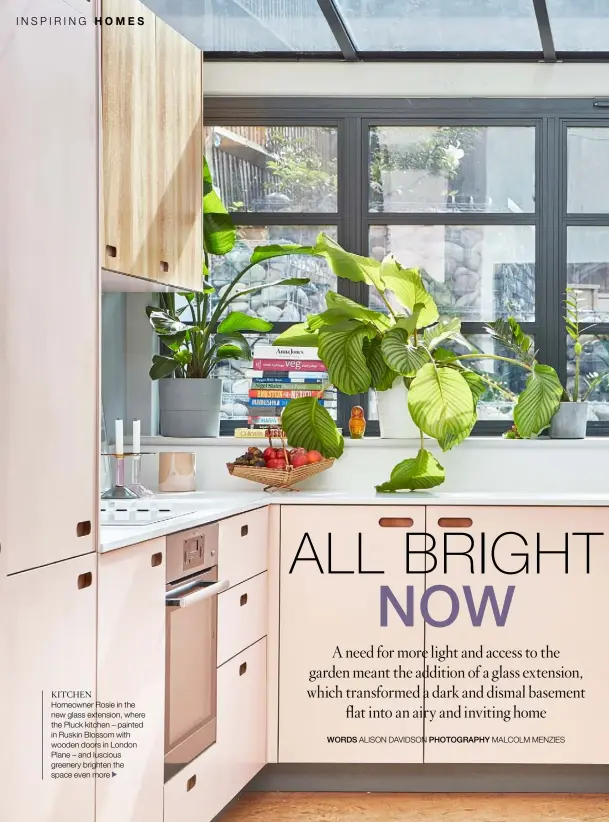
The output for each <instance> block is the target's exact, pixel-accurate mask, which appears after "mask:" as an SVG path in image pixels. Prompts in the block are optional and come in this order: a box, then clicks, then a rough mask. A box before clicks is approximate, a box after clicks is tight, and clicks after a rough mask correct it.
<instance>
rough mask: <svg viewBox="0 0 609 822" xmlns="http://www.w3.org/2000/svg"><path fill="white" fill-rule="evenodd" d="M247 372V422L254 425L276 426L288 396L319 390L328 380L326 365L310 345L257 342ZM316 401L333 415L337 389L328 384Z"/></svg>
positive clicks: (309, 394) (314, 392) (311, 393)
mask: <svg viewBox="0 0 609 822" xmlns="http://www.w3.org/2000/svg"><path fill="white" fill-rule="evenodd" d="M248 376H250V377H251V388H250V390H249V400H248V414H249V416H248V423H249V424H250V425H255V426H256V427H264V426H272V425H277V426H278V425H279V424H280V421H281V412H282V411H283V409H284V408H285V406H286V405H287V404H288V403H289V401H290V400H291V399H295V398H297V397H311V396H313V395H316V394H319V392H320V391H321V390H322V388H323V386H324V384H327V383H328V374H327V371H326V366H325V365H324V364H323V362H322V361H321V360H320V359H319V356H318V354H317V349H316V348H310V347H296V346H276V345H257V346H255V347H254V361H253V368H252V370H251V371H249V373H248ZM319 402H320V403H321V404H322V405H324V406H325V407H326V408H327V409H328V411H329V412H330V415H331V416H332V417H333V419H336V407H337V401H336V390H335V389H334V388H329V389H328V390H327V391H325V392H324V394H323V395H322V396H320V398H319Z"/></svg>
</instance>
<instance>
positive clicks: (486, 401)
mask: <svg viewBox="0 0 609 822" xmlns="http://www.w3.org/2000/svg"><path fill="white" fill-rule="evenodd" d="M467 338H468V340H469V342H470V343H471V344H472V345H474V346H475V347H476V348H477V349H478V350H479V351H481V352H483V353H485V354H497V355H499V356H503V357H509V356H511V354H510V352H509V351H508V350H507V349H506V348H504V346H502V345H500V344H499V343H496V342H495V341H494V340H492V339H491V338H490V337H488V336H487V335H486V334H469V335H467ZM445 347H450V348H452V349H453V350H454V351H455V352H459V353H462V354H466V353H471V352H469V351H468V350H467V349H466V348H465V347H464V346H456V345H452V346H445ZM469 366H470V367H471V369H472V370H473V371H477V372H478V373H480V374H482V375H483V376H486V377H488V378H489V379H490V380H491V381H492V382H494V383H497V387H496V388H495V387H492V386H491V385H489V387H488V388H487V390H486V392H485V393H484V394H483V396H482V398H481V400H480V402H479V403H478V419H479V420H511V419H513V415H514V414H513V412H514V400H513V398H512V397H511V396H510V395H511V394H514V395H518V394H519V393H520V392H521V391H523V390H524V387H525V380H526V376H527V372H526V371H525V370H524V368H519V367H518V366H515V365H510V364H509V363H506V362H498V361H496V360H470V362H469ZM368 417H369V419H371V420H376V419H378V413H377V407H376V396H375V392H374V391H371V392H370V396H369V406H368Z"/></svg>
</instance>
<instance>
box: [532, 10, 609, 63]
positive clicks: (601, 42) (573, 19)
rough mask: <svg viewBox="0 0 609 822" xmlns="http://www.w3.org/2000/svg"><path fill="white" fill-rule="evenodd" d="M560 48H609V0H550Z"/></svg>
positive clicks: (550, 13) (556, 43) (554, 32)
mask: <svg viewBox="0 0 609 822" xmlns="http://www.w3.org/2000/svg"><path fill="white" fill-rule="evenodd" d="M547 3H548V14H549V15H550V25H551V26H552V33H553V35H554V45H555V46H556V49H557V50H558V51H609V2H608V0H547Z"/></svg>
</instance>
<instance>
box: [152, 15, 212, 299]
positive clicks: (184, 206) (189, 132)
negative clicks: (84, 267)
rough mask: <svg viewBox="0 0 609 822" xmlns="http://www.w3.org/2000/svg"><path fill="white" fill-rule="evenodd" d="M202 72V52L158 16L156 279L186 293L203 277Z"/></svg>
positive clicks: (194, 287)
mask: <svg viewBox="0 0 609 822" xmlns="http://www.w3.org/2000/svg"><path fill="white" fill-rule="evenodd" d="M201 69H202V65H201V51H200V50H199V49H198V48H197V47H196V46H194V45H193V44H192V43H190V42H189V41H188V40H187V39H186V38H185V37H182V35H181V34H178V32H177V31H175V30H174V29H172V28H171V27H170V26H168V25H167V24H166V23H165V22H163V20H161V19H160V18H157V20H156V78H157V80H156V84H157V104H158V140H159V145H158V157H159V161H158V184H159V191H158V200H159V219H158V252H157V255H158V262H157V265H158V270H159V273H158V275H157V278H158V279H159V280H161V281H162V282H165V283H168V284H171V285H179V286H180V287H181V288H184V289H186V290H189V291H190V290H193V289H195V290H199V289H200V288H201V278H202V249H203V235H202V224H201V218H202V194H203V192H202V162H203V112H202V88H201Z"/></svg>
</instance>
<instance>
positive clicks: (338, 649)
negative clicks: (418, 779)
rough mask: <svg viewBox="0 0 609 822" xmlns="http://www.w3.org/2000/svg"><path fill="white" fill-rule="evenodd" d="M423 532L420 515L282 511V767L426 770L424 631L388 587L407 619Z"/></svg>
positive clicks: (419, 582) (407, 510) (416, 596)
mask: <svg viewBox="0 0 609 822" xmlns="http://www.w3.org/2000/svg"><path fill="white" fill-rule="evenodd" d="M424 531H425V509H424V508H423V507H422V506H420V507H416V506H403V507H402V506H397V505H391V506H388V505H386V506H382V505H378V506H377V505H374V506H358V507H354V506H349V505H345V506H336V505H320V506H315V505H293V506H289V505H284V506H282V509H281V579H280V607H281V621H280V650H279V761H280V762H422V760H423V745H422V733H423V716H422V711H423V679H422V671H423V662H424V660H423V657H422V653H423V623H422V621H421V619H420V617H419V618H417V617H416V615H414V620H413V625H412V626H411V627H408V626H407V625H406V624H405V623H404V621H402V618H401V616H399V615H398V613H399V612H398V611H397V610H396V608H395V607H394V605H392V604H391V603H390V602H389V600H388V598H387V595H388V591H387V589H390V591H391V594H392V596H393V597H394V598H395V599H394V602H395V603H396V604H397V603H399V604H401V607H402V608H403V610H404V612H405V611H406V610H408V611H409V612H410V615H411V616H412V615H413V614H412V611H413V608H412V607H411V608H408V606H407V602H408V599H409V597H411V599H412V603H413V607H414V605H415V604H417V603H418V601H419V600H420V597H421V595H422V593H423V591H424V587H425V580H424V575H423V574H422V573H414V572H415V571H418V570H420V568H421V567H422V559H423V557H422V555H421V554H417V555H413V556H411V565H410V570H411V573H407V565H406V545H407V540H408V544H409V545H410V548H411V550H415V549H416V550H419V551H420V550H421V549H422V548H423V540H424ZM415 532H416V535H415ZM322 571H323V573H322ZM375 571H376V572H379V573H374V572H375ZM409 586H411V587H410V592H409ZM383 602H384V603H385V608H384V607H383ZM384 610H386V614H385V616H386V617H387V619H386V620H385V619H384V614H383V611H384ZM383 622H385V623H386V626H385V627H383ZM354 654H357V656H355V655H354ZM396 672H397V673H396ZM356 712H357V713H356Z"/></svg>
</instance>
